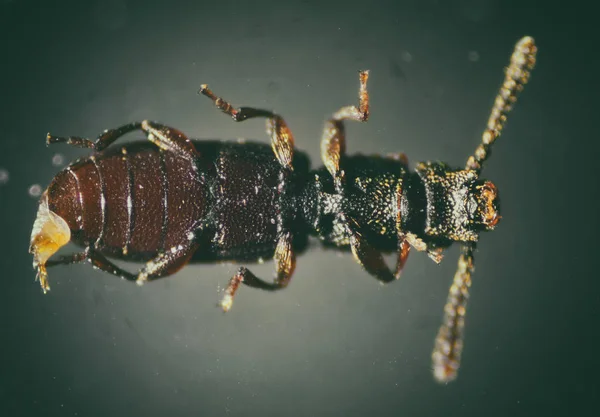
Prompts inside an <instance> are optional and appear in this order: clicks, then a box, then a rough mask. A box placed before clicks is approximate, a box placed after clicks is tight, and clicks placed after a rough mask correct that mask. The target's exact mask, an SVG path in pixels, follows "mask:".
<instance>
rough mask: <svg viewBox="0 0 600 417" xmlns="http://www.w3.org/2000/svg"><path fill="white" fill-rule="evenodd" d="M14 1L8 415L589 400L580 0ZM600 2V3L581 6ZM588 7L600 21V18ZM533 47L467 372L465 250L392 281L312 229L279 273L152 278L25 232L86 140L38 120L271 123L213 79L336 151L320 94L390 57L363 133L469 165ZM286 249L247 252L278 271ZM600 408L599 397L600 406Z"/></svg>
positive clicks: (543, 405) (590, 219) (9, 77)
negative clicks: (45, 275)
mask: <svg viewBox="0 0 600 417" xmlns="http://www.w3.org/2000/svg"><path fill="white" fill-rule="evenodd" d="M168 3H169V4H170V5H167V2H164V4H160V3H157V2H147V1H133V0H132V1H126V0H111V1H96V2H66V1H54V2H50V1H47V2H39V4H38V3H35V2H32V1H25V0H2V1H0V16H1V17H0V35H1V36H0V46H1V54H2V57H1V58H0V71H1V73H2V76H1V77H0V86H1V90H0V106H1V108H0V121H1V123H0V126H1V130H0V141H1V144H2V149H1V151H0V168H2V169H5V170H7V171H8V173H9V175H10V178H9V180H8V182H7V183H5V184H3V185H0V222H1V223H0V228H1V229H0V231H1V234H0V236H1V238H0V245H1V250H0V254H1V255H0V267H1V269H0V277H1V284H2V286H1V287H0V288H1V291H0V293H1V294H2V295H1V296H0V297H1V298H0V311H1V320H2V341H1V343H0V364H1V366H0V414H1V415H2V416H20V415H38V416H55V415H56V416H58V415H61V416H62V415H65V416H75V415H76V416H138V415H140V416H141V415H143V416H165V415H200V416H220V415H224V414H229V415H235V416H255V415H260V416H271V415H285V416H324V415H331V416H334V415H339V416H366V415H378V416H396V415H400V416H408V415H410V416H434V415H446V416H447V415H465V416H470V415H476V416H481V415H485V416H525V415H544V416H548V415H568V414H571V413H577V414H576V415H595V414H594V412H593V411H594V410H593V408H592V406H594V405H595V404H596V403H595V402H594V401H593V397H594V395H596V396H597V395H598V382H597V379H598V378H597V377H598V371H599V370H600V367H599V366H598V365H599V360H598V353H597V346H598V345H597V342H596V339H597V338H596V337H595V336H596V334H597V331H598V318H599V307H598V306H599V301H600V296H599V295H598V294H599V292H598V290H599V289H600V286H599V284H598V279H597V278H598V276H597V275H598V274H597V270H596V265H597V263H596V262H595V260H596V259H595V258H597V255H596V253H595V251H596V248H595V245H596V243H597V239H596V235H597V231H598V220H597V219H598V205H597V203H596V200H597V199H596V193H597V190H598V185H597V176H596V175H597V174H596V173H595V171H596V165H597V162H596V161H597V158H596V152H597V151H598V145H597V136H598V128H597V126H596V124H595V122H596V119H597V117H598V106H597V105H596V102H595V100H596V99H597V98H596V97H597V92H598V91H597V90H598V89H597V84H598V79H597V76H596V74H597V72H598V69H599V68H598V60H597V56H596V55H597V43H594V38H593V34H594V33H593V32H592V30H593V29H592V28H593V25H594V24H596V23H597V22H594V21H593V20H592V18H591V17H592V16H593V11H592V10H586V9H582V8H579V7H578V6H577V4H576V2H570V3H569V5H567V7H569V9H565V8H564V7H565V6H564V4H563V3H561V5H560V6H559V5H557V6H554V5H553V4H552V3H551V2H535V3H534V2H526V1H518V2H516V1H515V2H501V1H495V0H486V1H475V0H464V1H417V0H414V1H404V2H401V1H365V2H356V1H343V2H326V1H318V0H314V1H312V0H306V1H283V0H282V1H279V2H267V1H256V0H255V1H249V2H222V1H212V2H207V1H194V2H168ZM587 16H590V18H588V17H587ZM594 31H595V30H594ZM523 35H531V36H534V37H535V38H536V40H537V44H538V46H539V55H538V67H537V68H536V69H535V71H534V73H533V76H532V81H531V83H530V84H529V85H528V86H527V87H526V90H525V92H524V94H523V95H522V96H521V100H520V102H519V103H518V104H517V106H516V109H515V111H514V113H512V114H511V116H510V118H509V122H508V126H507V129H506V130H505V133H504V135H503V136H502V137H501V138H500V140H499V141H498V143H497V146H496V147H495V148H494V155H493V157H492V159H491V160H490V161H489V163H488V164H487V167H486V169H485V171H484V174H485V177H487V178H490V179H492V180H493V181H494V182H495V183H496V185H497V186H498V187H499V189H500V192H501V198H502V214H503V217H504V218H503V220H502V221H501V223H500V224H499V227H498V229H497V231H495V232H494V233H491V234H486V235H484V236H483V237H482V239H481V244H480V246H479V250H478V252H477V258H476V267H477V271H476V274H475V276H474V283H473V288H472V298H471V302H470V304H469V309H468V310H469V311H468V317H467V328H466V332H467V336H466V345H465V349H464V355H463V365H462V368H461V371H460V374H459V378H458V380H457V381H456V382H454V383H452V384H450V385H447V386H442V385H439V384H436V383H435V382H434V381H433V380H432V377H431V372H430V353H431V349H432V346H433V340H434V337H435V334H436V332H437V328H438V325H439V323H440V319H441V314H442V308H443V305H444V302H445V298H446V293H447V289H448V286H449V283H450V280H451V278H452V275H453V273H454V269H455V267H456V257H457V254H458V251H457V248H453V249H451V250H450V251H448V253H447V256H446V259H445V261H444V262H442V264H441V265H435V264H434V263H433V262H432V261H430V260H429V259H428V258H427V257H426V256H424V255H423V254H419V253H413V254H412V255H411V257H410V259H409V262H408V264H407V266H406V269H405V274H404V276H403V277H402V279H401V281H400V282H396V283H393V284H391V285H388V286H385V287H382V286H380V285H379V284H378V283H377V282H375V280H373V279H372V278H370V277H369V276H368V275H367V274H366V273H364V272H363V271H362V270H361V269H360V267H359V266H358V265H357V264H355V262H354V261H353V260H352V257H351V256H350V254H348V253H343V254H339V253H337V252H335V251H332V250H323V249H321V248H320V247H319V246H318V245H316V244H315V245H313V246H314V247H313V248H311V250H309V251H308V252H307V253H306V254H304V255H303V256H301V257H300V258H299V259H298V267H297V272H296V274H295V276H294V278H293V281H292V283H291V285H290V287H289V288H288V289H287V290H286V291H283V292H280V293H278V294H269V293H263V292H260V291H256V290H251V289H248V288H241V290H240V292H239V295H238V297H237V299H236V302H235V305H234V308H233V310H232V311H231V313H230V314H227V315H223V314H222V313H220V312H219V310H218V309H217V308H216V307H215V304H216V302H217V301H218V299H219V293H218V290H219V287H222V286H223V285H225V284H226V282H227V280H228V279H229V277H230V276H231V275H232V274H233V272H234V270H235V268H236V267H235V266H231V265H224V266H220V265H193V266H190V267H187V268H186V269H185V270H183V271H182V272H181V273H179V274H177V276H175V277H172V278H169V279H165V280H162V281H160V282H157V283H155V284H152V285H147V286H145V287H143V288H137V287H136V286H135V285H131V284H128V283H126V282H121V281H119V280H117V279H115V278H114V277H111V276H108V275H105V274H103V273H100V272H98V271H93V270H92V269H91V268H90V267H89V266H87V265H77V266H72V267H62V268H56V269H54V270H51V271H50V280H51V284H52V291H51V293H50V294H49V295H47V296H43V295H42V293H41V291H40V288H39V286H38V284H37V283H34V275H35V274H34V272H33V270H32V269H31V256H30V255H29V254H28V253H27V247H28V243H29V235H30V230H31V226H32V223H33V219H34V216H35V211H36V207H37V204H36V201H35V199H33V198H31V197H30V196H29V195H28V187H29V186H30V185H31V184H35V183H39V184H41V185H42V186H43V187H45V186H46V185H47V184H48V182H49V181H50V179H51V178H52V176H53V175H54V173H56V172H57V170H58V168H57V167H56V166H53V164H52V162H51V160H52V156H53V155H54V154H55V153H61V154H62V155H64V156H65V158H66V160H71V159H73V158H75V157H76V156H77V155H82V154H85V152H81V151H78V150H74V149H71V148H69V147H67V146H56V147H53V148H48V149H47V148H46V147H45V146H44V137H45V134H46V132H48V131H51V132H53V133H55V134H60V135H81V136H89V137H95V136H96V135H97V134H98V133H99V132H100V131H101V130H103V129H105V128H109V127H116V126H118V125H120V124H122V123H125V122H129V121H133V120H141V119H145V118H148V119H156V120H160V121H162V122H164V123H166V124H169V125H171V126H175V127H178V128H180V129H182V130H183V131H184V132H187V133H188V134H189V135H190V136H193V137H198V138H237V137H248V138H255V139H256V140H259V141H263V142H267V141H268V140H267V137H266V135H265V133H264V123H263V122H262V121H249V122H245V123H242V124H234V123H232V122H231V121H230V120H228V118H227V117H225V116H224V115H222V114H219V113H218V112H217V111H216V110H215V109H214V108H213V107H211V105H210V103H209V102H208V101H207V100H206V99H204V98H202V97H198V96H197V95H196V90H197V88H198V86H199V84H200V83H209V84H210V86H211V87H212V88H213V89H214V90H215V91H216V92H217V93H219V94H221V95H222V96H224V97H226V98H227V99H229V100H231V101H232V102H233V103H234V104H236V105H254V106H259V107H265V108H270V109H275V110H276V111H278V112H280V113H281V114H282V115H284V116H285V118H286V120H287V121H288V123H289V125H290V127H291V128H292V130H293V132H294V134H295V137H296V144H297V146H298V147H299V148H301V149H303V150H305V151H307V152H308V154H309V155H310V156H311V157H312V159H313V162H314V164H315V165H316V164H319V151H318V149H319V139H320V135H321V129H322V124H323V121H324V120H325V118H326V117H327V116H328V115H329V114H331V113H332V112H333V111H334V110H336V109H337V108H339V107H340V106H342V105H348V104H354V103H355V102H356V93H357V87H358V81H357V70H358V69H363V68H368V69H370V70H371V79H370V81H369V90H370V93H371V110H372V117H371V119H370V120H369V123H367V124H364V125H359V124H352V125H348V150H349V152H353V153H354V152H363V153H387V152H393V151H403V152H406V153H407V154H408V156H409V158H410V161H411V162H412V163H414V162H416V161H420V160H427V159H432V160H436V159H441V160H445V161H447V162H449V163H451V164H453V165H462V164H464V161H465V160H466V157H467V156H468V155H469V154H470V153H471V152H472V151H473V150H474V148H475V146H476V145H477V144H478V142H479V141H480V133H481V131H482V129H483V127H484V124H485V122H486V120H487V117H488V112H489V108H490V106H491V104H492V100H493V98H494V95H495V93H496V91H497V89H498V87H499V85H500V83H501V80H502V78H503V74H502V69H503V67H504V66H505V65H506V64H507V62H508V58H509V55H510V53H511V51H512V48H513V45H514V43H515V42H516V41H517V39H519V38H520V37H521V36H523ZM272 268H273V265H272V263H271V262H267V263H265V264H264V265H256V266H252V270H253V271H254V272H256V273H257V274H260V275H261V276H270V275H271V270H272ZM596 411H597V410H596Z"/></svg>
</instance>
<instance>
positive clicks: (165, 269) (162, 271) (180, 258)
mask: <svg viewBox="0 0 600 417" xmlns="http://www.w3.org/2000/svg"><path fill="white" fill-rule="evenodd" d="M197 248H198V244H196V243H193V244H191V245H188V246H177V247H174V248H172V249H171V250H168V251H166V252H164V253H161V254H159V255H158V256H156V257H155V258H154V259H152V260H151V261H149V262H147V263H146V265H145V266H144V267H143V268H142V269H140V271H139V272H138V274H132V273H131V272H128V271H125V270H124V269H122V268H119V267H118V266H117V265H115V264H114V263H112V262H111V261H109V260H108V259H107V258H106V257H105V256H104V255H102V254H101V253H99V252H96V251H94V250H92V249H91V248H87V249H86V250H85V251H83V252H77V253H74V254H71V255H66V256H61V257H59V258H57V259H53V260H50V261H48V262H47V263H46V267H51V266H56V265H68V264H74V263H81V262H86V261H87V262H89V263H91V264H92V266H94V267H95V268H97V269H100V270H101V271H104V272H108V273H110V274H113V275H116V276H118V277H121V278H123V279H126V280H127V281H135V282H136V283H137V284H138V285H142V284H144V283H145V282H146V281H152V280H154V279H157V278H160V277H164V276H166V275H171V274H174V273H175V272H177V271H178V270H179V269H181V268H182V267H183V266H185V264H187V263H188V262H189V260H190V258H191V257H192V255H193V254H194V252H195V251H196V249H197Z"/></svg>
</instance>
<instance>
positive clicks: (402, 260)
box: [394, 239, 410, 279]
mask: <svg viewBox="0 0 600 417" xmlns="http://www.w3.org/2000/svg"><path fill="white" fill-rule="evenodd" d="M409 253H410V244H409V243H408V241H407V240H406V239H400V241H399V242H398V255H397V256H398V257H397V258H396V271H395V272H394V277H396V279H399V278H400V275H401V274H402V269H403V268H404V265H405V264H406V260H407V259H408V254H409Z"/></svg>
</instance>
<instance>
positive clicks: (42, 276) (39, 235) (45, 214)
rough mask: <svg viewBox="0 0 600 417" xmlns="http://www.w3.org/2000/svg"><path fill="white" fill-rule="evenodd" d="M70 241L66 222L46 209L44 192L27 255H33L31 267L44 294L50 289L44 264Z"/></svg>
mask: <svg viewBox="0 0 600 417" xmlns="http://www.w3.org/2000/svg"><path fill="white" fill-rule="evenodd" d="M70 240H71V230H70V229H69V226H68V225H67V222H65V220H64V219H63V218H62V217H60V216H59V215H57V214H56V213H54V212H52V211H50V209H49V208H48V193H47V192H44V194H43V195H42V199H41V200H40V206H39V208H38V212H37V217H36V218H35V222H34V223H33V230H32V231H31V244H30V246H29V253H31V254H33V267H34V269H37V279H39V281H40V285H41V286H42V290H43V291H44V293H45V292H47V291H48V290H49V289H50V286H49V285H48V273H47V272H46V262H47V261H48V259H49V258H50V257H51V256H52V255H54V254H55V253H56V252H57V251H58V250H59V249H60V248H61V247H62V246H64V245H66V244H67V243H69V241H70Z"/></svg>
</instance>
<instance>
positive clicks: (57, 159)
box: [52, 153, 65, 167]
mask: <svg viewBox="0 0 600 417" xmlns="http://www.w3.org/2000/svg"><path fill="white" fill-rule="evenodd" d="M64 163H65V157H64V156H63V155H62V154H60V153H57V154H54V156H53V157H52V165H54V166H55V167H60V166H63V165H64Z"/></svg>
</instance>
